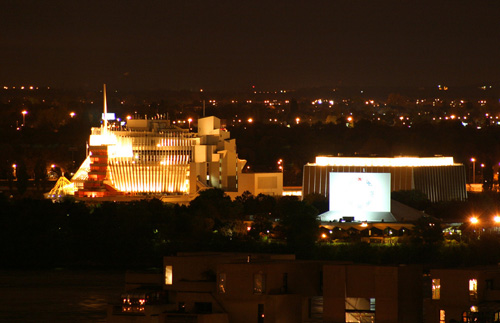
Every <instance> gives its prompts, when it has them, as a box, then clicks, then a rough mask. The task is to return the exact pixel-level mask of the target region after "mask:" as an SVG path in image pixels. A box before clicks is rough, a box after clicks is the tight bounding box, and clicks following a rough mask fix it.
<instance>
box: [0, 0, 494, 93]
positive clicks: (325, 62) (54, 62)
mask: <svg viewBox="0 0 500 323" xmlns="http://www.w3.org/2000/svg"><path fill="white" fill-rule="evenodd" d="M498 80H500V1H499V0H495V1H481V0H470V1H469V0H451V1H439V0H436V1H418V0H411V1H410V0H408V1H405V0H400V1H393V0H358V1H357V0H346V1H337V0H328V1H326V0H325V1H314V0H309V1H307V0H304V1H294V0H288V1H273V0H268V1H257V0H255V1H251V0H241V1H240V0H232V1H222V0H221V1H219V0H212V1H201V0H196V1H189V0H181V1H177V0H163V1H147V0H142V1H140V0H120V1H118V0H102V1H91V0H90V1H73V0H64V1H53V0H46V1H40V0H0V85H2V86H3V85H7V86H12V85H18V86H19V85H30V84H34V85H50V86H53V87H91V88H96V87H100V86H101V84H102V83H108V84H109V86H110V87H113V88H129V89H149V88H163V89H193V90H194V89H198V88H205V89H209V90H210V89H214V90H220V89H225V90H233V89H248V88H250V86H251V85H256V86H257V88H264V89H281V88H285V89H286V88H299V87H310V86H336V85H340V84H342V85H363V86H369V85H383V86H399V85H400V86H428V85H433V84H447V85H474V84H482V83H489V82H497V81H498Z"/></svg>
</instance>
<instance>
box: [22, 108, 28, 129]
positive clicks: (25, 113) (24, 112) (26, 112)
mask: <svg viewBox="0 0 500 323" xmlns="http://www.w3.org/2000/svg"><path fill="white" fill-rule="evenodd" d="M21 114H22V115H23V124H22V126H23V127H24V125H25V124H26V115H27V114H28V111H26V110H23V111H21Z"/></svg>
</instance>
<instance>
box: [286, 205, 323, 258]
mask: <svg viewBox="0 0 500 323" xmlns="http://www.w3.org/2000/svg"><path fill="white" fill-rule="evenodd" d="M277 211H278V214H279V217H280V221H279V227H280V229H281V231H282V233H283V235H284V236H285V238H286V240H287V245H288V246H289V247H290V248H291V249H292V250H294V251H295V252H296V253H297V254H298V255H299V256H301V257H308V256H309V255H310V251H311V248H313V247H314V245H315V243H316V241H317V239H318V233H319V221H318V218H317V215H318V211H317V210H316V209H315V208H314V207H313V206H311V205H309V204H307V203H306V202H303V201H299V200H298V199H297V198H296V197H289V196H287V197H282V198H280V199H279V201H278V205H277Z"/></svg>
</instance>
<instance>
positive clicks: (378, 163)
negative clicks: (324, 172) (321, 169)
mask: <svg viewBox="0 0 500 323" xmlns="http://www.w3.org/2000/svg"><path fill="white" fill-rule="evenodd" d="M316 165H317V166H354V167H356V166H357V167H363V166H364V167H370V166H373V167H419V166H453V165H455V163H454V162H453V157H423V158H419V157H394V158H386V157H327V156H317V157H316Z"/></svg>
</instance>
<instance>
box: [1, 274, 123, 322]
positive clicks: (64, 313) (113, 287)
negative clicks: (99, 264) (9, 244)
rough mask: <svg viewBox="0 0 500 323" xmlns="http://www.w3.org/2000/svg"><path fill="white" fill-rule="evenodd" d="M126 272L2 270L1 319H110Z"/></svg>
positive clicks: (30, 320)
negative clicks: (108, 314)
mask: <svg viewBox="0 0 500 323" xmlns="http://www.w3.org/2000/svg"><path fill="white" fill-rule="evenodd" d="M123 285H124V272H123V271H92V270H88V271H85V270H80V271H72V270H43V271H35V270H34V271H20V270H9V271H0V322H106V310H107V305H108V303H112V302H116V300H118V299H119V297H120V293H121V291H122V289H123Z"/></svg>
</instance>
